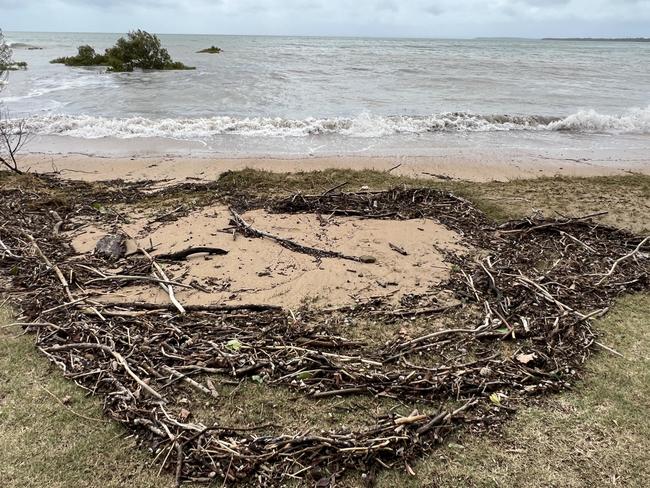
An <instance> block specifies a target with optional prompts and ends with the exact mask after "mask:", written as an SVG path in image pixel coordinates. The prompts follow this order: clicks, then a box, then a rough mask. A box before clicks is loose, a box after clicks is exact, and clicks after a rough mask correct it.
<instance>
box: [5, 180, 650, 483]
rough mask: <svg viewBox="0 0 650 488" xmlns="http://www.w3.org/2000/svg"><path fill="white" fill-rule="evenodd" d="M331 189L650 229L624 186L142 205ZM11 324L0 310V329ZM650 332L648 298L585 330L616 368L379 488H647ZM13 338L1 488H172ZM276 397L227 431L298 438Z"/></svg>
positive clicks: (242, 190) (321, 186) (259, 390)
mask: <svg viewBox="0 0 650 488" xmlns="http://www.w3.org/2000/svg"><path fill="white" fill-rule="evenodd" d="M342 183H346V185H345V187H344V189H345V190H350V191H352V190H358V189H360V188H361V187H365V186H367V187H369V188H371V189H381V188H386V187H390V186H396V185H406V186H421V185H426V186H437V187H444V188H448V189H450V190H452V191H454V192H456V193H458V194H461V195H463V196H465V197H466V198H468V199H470V200H472V201H474V202H475V203H476V204H477V205H478V206H480V207H481V208H482V209H483V210H484V211H486V212H488V213H489V214H490V215H491V216H492V217H494V218H497V219H506V218H511V217H518V216H521V215H526V214H529V213H531V212H532V211H534V210H536V209H540V210H543V211H545V212H547V213H550V212H553V211H556V212H560V213H562V214H574V215H577V214H580V215H584V214H589V213H592V212H596V211H600V210H608V211H609V214H608V215H607V216H605V217H603V218H604V220H606V221H607V222H610V223H614V224H616V225H619V226H621V227H627V228H630V229H632V230H634V231H635V232H639V233H640V232H644V231H647V230H648V227H649V226H650V223H649V222H648V219H647V215H648V211H649V210H650V206H649V205H650V178H648V177H642V176H636V175H631V176H625V177H602V178H587V179H571V178H553V179H541V180H522V181H515V182H510V183H488V184H476V183H465V182H458V181H444V182H437V181H432V180H421V181H419V180H411V179H407V178H400V177H393V176H391V175H390V174H386V173H381V172H374V171H362V172H352V171H345V170H344V171H323V172H315V173H298V174H293V175H280V174H271V173H264V172H259V171H249V170H246V171H241V172H236V173H227V174H225V175H224V176H223V177H222V178H221V179H220V180H219V181H218V182H216V183H215V184H214V186H213V187H212V188H211V189H210V190H209V191H208V190H205V191H202V190H197V191H191V192H189V191H185V192H178V193H176V194H167V195H165V196H164V197H161V196H158V197H154V198H152V199H151V202H150V204H152V205H156V206H158V205H160V206H172V205H176V204H177V203H178V202H179V201H186V200H190V199H202V198H211V195H213V194H214V193H215V192H218V193H219V194H222V195H223V194H226V195H231V196H233V197H242V196H244V197H246V198H263V197H265V196H267V195H268V194H278V193H281V194H288V193H293V192H296V191H302V192H305V193H322V192H324V191H326V190H328V189H330V188H333V187H335V186H337V185H340V184H342ZM0 184H6V185H12V186H16V185H18V186H24V187H25V188H26V189H29V190H31V191H44V190H43V189H42V188H41V189H40V190H39V188H38V182H37V181H34V180H32V179H31V178H30V177H26V178H23V179H14V178H11V179H6V178H5V179H0ZM51 197H52V198H61V199H64V198H71V197H70V196H69V195H57V194H53V195H51ZM0 303H1V302H0ZM10 320H11V319H10V313H9V310H8V309H7V308H6V307H5V308H4V309H3V310H2V312H0V323H3V324H6V323H9V322H10ZM649 323H650V295H647V294H646V295H640V296H632V297H626V298H625V299H623V300H621V301H620V302H619V303H618V304H617V306H616V307H615V308H614V310H613V311H612V312H611V313H610V314H609V315H608V316H607V317H605V318H604V319H602V320H600V321H598V322H597V329H598V330H600V331H602V332H603V337H602V339H601V340H602V342H603V343H604V344H606V345H608V346H609V347H612V348H614V349H616V350H617V351H619V352H620V353H621V354H623V356H624V358H621V357H619V356H616V355H613V354H611V353H608V352H600V353H598V354H597V355H596V356H594V358H592V360H591V362H590V363H589V366H588V370H587V375H586V378H585V380H584V382H583V383H582V384H580V385H578V386H577V387H576V388H575V390H574V391H572V392H569V393H566V394H563V395H559V396H555V397H552V398H549V399H547V400H546V401H545V402H544V404H543V405H539V406H536V407H531V408H527V409H525V410H523V411H521V412H519V413H518V414H517V417H516V418H515V419H514V421H512V422H510V423H509V424H508V425H507V426H506V427H505V429H504V430H503V431H500V432H497V433H494V434H492V435H486V436H483V437H482V438H478V439H477V438H475V437H472V436H470V435H464V436H461V437H460V438H457V439H452V440H451V443H450V444H449V445H448V446H446V447H445V448H443V449H441V450H440V451H438V452H436V453H434V454H433V455H432V456H431V457H430V458H428V459H426V460H422V461H421V462H420V463H418V464H416V465H415V466H413V469H414V471H415V472H416V474H417V476H415V477H414V476H411V475H409V474H407V473H406V472H405V471H404V472H398V471H395V472H391V473H384V474H382V475H381V476H380V479H379V480H378V484H379V486H413V487H419V486H442V487H465V486H531V487H532V486H571V487H579V486H647V485H648V484H649V483H650V479H649V477H648V473H649V472H650V455H649V454H648V453H649V452H650V428H649V427H648V424H647V421H646V419H647V416H648V414H649V413H650V408H648V406H647V398H649V397H650V371H649V369H648V366H649V364H648V363H649V358H650V328H649V327H648V324H649ZM20 332H21V331H20V328H19V327H9V328H7V327H4V328H2V329H0V450H1V451H2V452H3V458H2V460H1V461H0V482H1V483H2V485H3V486H8V487H23V486H43V487H63V486H66V487H68V486H70V487H77V486H78V487H82V486H84V487H86V486H89V487H95V486H97V487H100V486H103V487H106V486H125V485H129V486H133V487H149V486H157V487H164V486H171V485H172V480H171V478H170V477H169V476H168V475H165V474H163V475H161V476H160V477H158V474H157V469H156V468H153V467H149V466H148V465H149V464H150V462H151V458H150V457H148V456H147V454H146V453H144V452H140V451H137V450H135V449H133V446H134V441H133V440H132V439H124V433H123V431H122V430H121V429H120V428H119V427H118V426H115V425H113V424H109V423H106V422H103V421H101V408H100V403H99V401H97V400H95V399H90V398H87V397H86V396H85V394H84V392H83V391H82V390H81V389H79V388H78V387H76V386H74V385H72V384H71V383H69V382H67V381H64V380H62V379H61V377H60V373H59V372H58V371H57V370H56V369H54V368H53V367H51V366H49V365H48V363H47V361H46V360H45V359H43V358H42V357H40V356H39V355H38V354H37V352H36V351H35V349H34V346H33V338H32V337H29V336H19V335H18V334H20ZM278 391H279V392H280V394H279V393H278ZM278 391H276V393H274V394H273V395H272V397H271V396H270V395H265V394H264V393H265V391H264V388H263V387H259V386H258V385H254V384H250V385H247V386H245V387H243V388H242V389H241V390H240V391H237V396H235V397H232V398H233V400H232V402H231V403H232V405H231V406H230V407H229V408H231V410H230V411H231V412H232V418H233V420H241V419H239V418H238V417H237V409H238V405H240V404H242V403H245V404H246V405H248V408H247V411H248V412H254V413H256V414H257V415H258V417H259V418H258V422H259V421H264V420H268V419H271V420H273V419H274V418H275V417H280V419H281V420H285V419H284V418H283V417H291V419H292V421H293V422H296V425H295V427H296V428H299V425H300V424H301V423H303V424H304V425H308V423H309V422H311V416H310V415H307V414H306V411H305V409H307V408H309V407H307V406H305V407H304V409H303V406H302V405H301V403H300V402H299V401H298V402H297V401H295V400H294V399H292V397H291V396H288V395H287V396H286V398H285V397H284V396H282V395H281V392H282V390H278ZM62 403H63V404H62ZM358 407H359V408H372V405H359V406H358ZM337 408H338V410H337V411H339V412H341V411H345V414H340V416H339V417H337V418H336V421H337V422H338V421H347V420H349V419H350V418H353V417H354V416H358V415H359V410H356V411H355V404H354V401H351V402H347V403H345V404H341V405H337ZM285 409H287V410H286V412H290V414H289V413H286V412H285ZM288 409H292V410H288ZM324 421H325V422H326V421H327V419H325V420H324ZM350 483H356V482H350ZM355 486H356V484H355Z"/></svg>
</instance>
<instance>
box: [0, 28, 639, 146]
mask: <svg viewBox="0 0 650 488" xmlns="http://www.w3.org/2000/svg"><path fill="white" fill-rule="evenodd" d="M5 35H6V38H7V41H8V42H9V43H11V44H12V46H13V49H14V59H15V60H17V61H26V62H28V64H29V69H28V70H27V71H21V72H12V73H11V75H10V78H9V80H8V83H7V85H6V86H5V88H4V90H3V91H2V93H0V101H1V103H2V104H3V105H4V107H5V108H6V109H7V110H8V111H9V113H10V114H11V116H13V117H20V118H26V119H27V122H28V126H29V127H30V129H31V131H32V132H34V133H35V134H38V135H39V136H40V138H39V140H40V141H41V143H40V146H39V144H38V143H37V144H36V146H37V148H47V147H49V146H48V144H49V145H50V146H52V144H53V142H52V141H60V140H64V141H68V142H71V141H72V142H74V143H75V144H77V146H78V145H79V144H80V143H81V142H83V147H85V148H88V151H89V152H93V148H94V150H95V151H96V152H97V151H100V150H99V149H98V148H99V147H102V148H104V149H103V150H106V149H105V148H106V147H112V146H111V145H110V144H106V141H109V142H110V141H115V143H116V144H115V145H116V146H119V141H120V140H122V139H132V140H136V141H139V142H140V143H141V144H140V147H143V148H144V147H149V148H151V147H152V146H153V145H152V140H155V141H156V144H155V145H156V146H157V147H161V148H164V150H165V151H168V150H169V148H175V149H174V150H175V151H177V152H183V151H185V150H187V148H188V147H191V148H192V150H193V151H195V152H196V151H199V152H203V153H208V154H211V153H219V154H230V155H240V154H246V155H251V154H258V153H259V154H295V155H304V154H312V155H313V154H324V155H325V154H326V155H332V154H373V155H393V154H395V155H397V154H410V155H426V154H429V153H431V151H437V152H440V150H441V148H443V149H444V148H446V147H467V148H474V149H480V148H482V147H486V146H490V147H508V148H517V147H521V148H525V149H527V150H533V151H534V150H539V151H543V150H544V149H545V148H549V147H558V146H560V147H572V148H576V147H577V148H584V149H585V150H587V149H590V150H591V149H593V148H599V147H602V148H610V149H611V148H615V149H617V150H625V149H627V148H629V149H634V150H639V149H643V148H644V147H647V148H649V149H650V68H648V60H649V59H650V43H620V42H616V43H608V42H588V43H587V42H562V41H541V40H512V39H504V40H428V39H356V38H296V37H252V36H196V35H162V36H160V37H161V39H162V42H163V44H164V46H165V47H167V48H168V50H169V51H170V53H171V55H172V57H173V58H175V59H177V60H180V61H182V62H184V63H185V64H187V65H191V66H196V70H193V71H168V72H134V73H116V74H112V73H105V72H104V70H103V69H101V68H70V67H66V66H63V65H55V64H50V63H49V61H50V60H51V59H53V58H56V57H59V56H63V55H71V54H74V53H75V52H76V48H77V46H79V45H81V44H90V45H92V46H94V47H95V48H96V49H97V50H98V51H99V50H103V49H105V48H107V47H109V46H111V45H112V44H113V43H114V42H115V40H116V39H117V38H118V37H119V35H118V34H70V33H65V34H64V33H58V34H57V33H17V32H8V33H5ZM211 45H217V46H219V47H221V48H222V49H223V53H221V54H217V55H210V54H197V51H198V50H200V49H202V48H205V47H209V46H211ZM30 46H36V47H40V48H42V49H39V50H31V49H28V48H29V47H30ZM93 141H95V142H98V141H103V144H102V145H101V146H100V145H98V144H95V145H93ZM167 142H169V143H170V144H166V143H167ZM174 142H175V143H177V144H175V145H174V144H172V143H174ZM184 142H186V143H187V144H183V143H184ZM133 144H134V141H130V146H129V147H131V148H132V147H138V146H137V144H136V146H134V145H133ZM56 147H60V145H58V146H56ZM162 150H163V149H161V151H162Z"/></svg>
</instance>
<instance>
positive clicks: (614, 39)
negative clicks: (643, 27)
mask: <svg viewBox="0 0 650 488" xmlns="http://www.w3.org/2000/svg"><path fill="white" fill-rule="evenodd" d="M542 41H601V42H650V37H544V38H543V39H542Z"/></svg>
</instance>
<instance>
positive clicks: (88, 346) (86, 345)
mask: <svg viewBox="0 0 650 488" xmlns="http://www.w3.org/2000/svg"><path fill="white" fill-rule="evenodd" d="M70 349H99V350H101V351H104V352H107V353H109V354H110V355H112V356H113V357H114V358H115V359H116V360H117V362H118V363H120V364H121V365H122V367H123V368H124V371H126V372H127V374H128V375H129V376H130V377H131V378H133V379H134V380H135V382H136V383H137V384H138V385H140V386H141V387H142V388H144V389H145V390H146V391H147V392H149V393H150V394H151V396H153V397H155V398H157V399H158V400H162V399H163V397H162V395H161V394H160V393H158V392H157V391H156V390H154V389H153V388H151V387H150V386H149V385H148V384H146V383H145V382H144V381H142V380H141V379H140V377H139V376H138V375H136V374H135V373H134V372H133V370H132V369H131V368H130V367H129V363H128V362H127V361H126V359H124V357H123V356H122V355H121V354H120V353H119V352H117V351H114V350H113V349H111V348H110V347H108V346H104V345H102V344H92V343H90V342H81V343H77V344H63V345H56V346H51V347H48V348H45V351H47V352H59V351H67V350H70Z"/></svg>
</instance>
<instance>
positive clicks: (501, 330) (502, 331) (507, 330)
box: [496, 327, 510, 334]
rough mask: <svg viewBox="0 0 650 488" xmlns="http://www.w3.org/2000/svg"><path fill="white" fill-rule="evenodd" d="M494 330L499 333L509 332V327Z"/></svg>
mask: <svg viewBox="0 0 650 488" xmlns="http://www.w3.org/2000/svg"><path fill="white" fill-rule="evenodd" d="M496 331H497V332H498V333H499V334H509V333H510V329H508V328H507V327H501V328H500V329H497V330H496Z"/></svg>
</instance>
